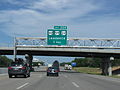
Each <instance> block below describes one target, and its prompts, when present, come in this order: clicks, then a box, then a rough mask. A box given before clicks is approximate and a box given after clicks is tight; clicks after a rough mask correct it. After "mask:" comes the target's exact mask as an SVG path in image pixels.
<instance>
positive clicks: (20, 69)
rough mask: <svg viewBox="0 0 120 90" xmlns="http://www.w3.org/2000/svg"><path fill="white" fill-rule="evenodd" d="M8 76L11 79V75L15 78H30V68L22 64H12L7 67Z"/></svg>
mask: <svg viewBox="0 0 120 90" xmlns="http://www.w3.org/2000/svg"><path fill="white" fill-rule="evenodd" d="M8 75H9V78H12V76H13V75H14V76H15V77H17V76H18V75H23V76H24V77H25V78H27V77H30V67H29V66H28V65H27V63H24V62H12V63H11V64H10V66H9V67H8Z"/></svg>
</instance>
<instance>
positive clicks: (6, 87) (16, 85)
mask: <svg viewBox="0 0 120 90" xmlns="http://www.w3.org/2000/svg"><path fill="white" fill-rule="evenodd" d="M44 76H45V73H43V72H41V73H38V72H33V73H31V77H29V78H24V77H18V78H9V77H8V75H4V76H0V90H19V89H21V88H23V87H27V86H29V85H30V84H33V83H35V82H37V81H39V80H40V79H41V78H44Z"/></svg>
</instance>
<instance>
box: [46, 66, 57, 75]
mask: <svg viewBox="0 0 120 90" xmlns="http://www.w3.org/2000/svg"><path fill="white" fill-rule="evenodd" d="M50 75H55V76H59V71H58V68H55V67H48V69H47V76H50Z"/></svg>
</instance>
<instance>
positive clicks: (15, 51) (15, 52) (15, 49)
mask: <svg viewBox="0 0 120 90" xmlns="http://www.w3.org/2000/svg"><path fill="white" fill-rule="evenodd" d="M16 54H17V47H16V37H14V61H15V59H16V57H17V56H16Z"/></svg>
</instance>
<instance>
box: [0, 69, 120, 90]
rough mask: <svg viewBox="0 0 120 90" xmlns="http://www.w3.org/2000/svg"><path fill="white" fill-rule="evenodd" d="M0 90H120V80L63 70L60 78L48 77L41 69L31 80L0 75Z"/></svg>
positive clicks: (33, 74)
mask: <svg viewBox="0 0 120 90" xmlns="http://www.w3.org/2000/svg"><path fill="white" fill-rule="evenodd" d="M0 90H120V79H116V78H111V77H105V76H98V75H89V74H83V73H77V72H75V71H63V70H62V72H60V75H59V77H56V76H49V77H47V76H46V72H45V71H44V70H43V69H42V70H41V69H40V68H39V69H38V70H37V72H32V73H31V77H30V78H23V77H18V78H10V79H9V78H8V75H7V74H5V75H0Z"/></svg>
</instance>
